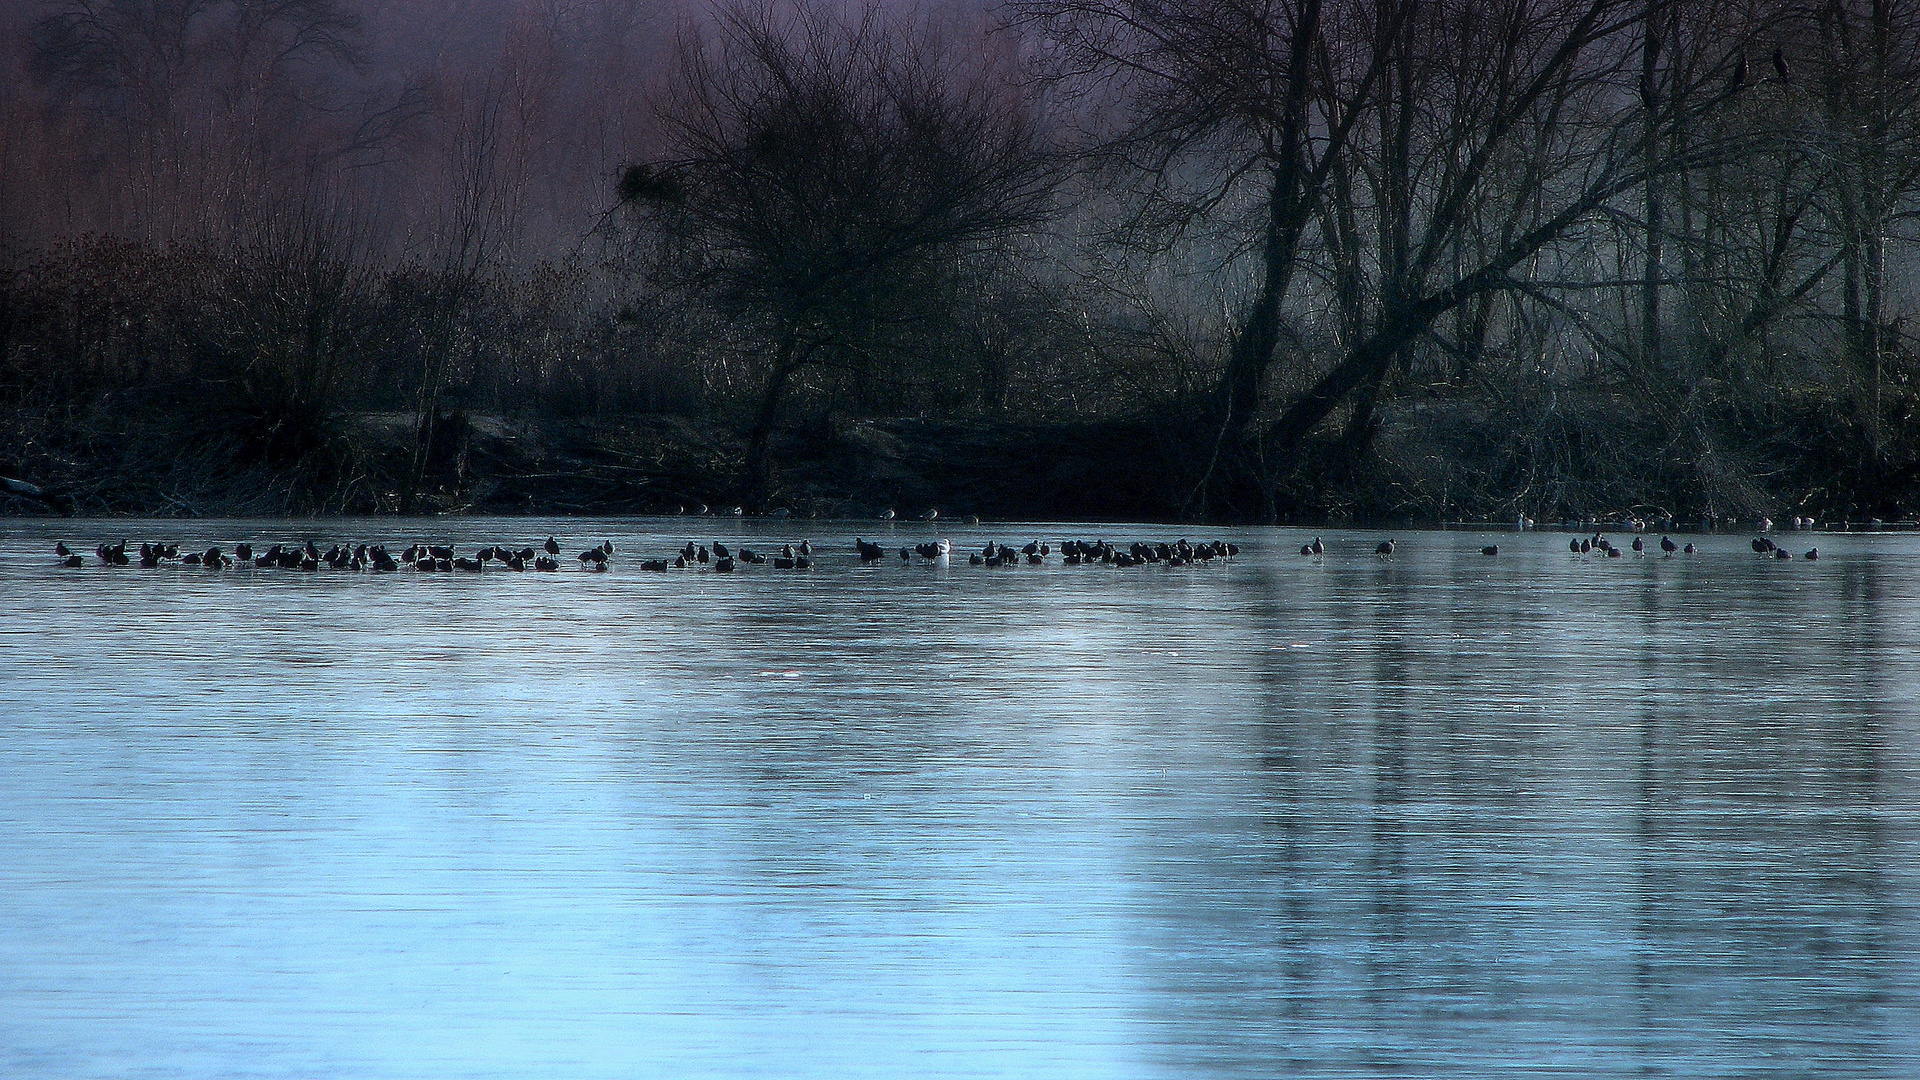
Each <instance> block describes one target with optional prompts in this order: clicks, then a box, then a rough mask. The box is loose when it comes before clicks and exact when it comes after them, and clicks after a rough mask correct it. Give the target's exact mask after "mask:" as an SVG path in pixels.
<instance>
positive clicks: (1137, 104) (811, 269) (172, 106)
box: [0, 0, 1920, 520]
mask: <svg viewBox="0 0 1920 1080" xmlns="http://www.w3.org/2000/svg"><path fill="white" fill-rule="evenodd" d="M0 35H4V36H3V37H0V40H4V41H5V42H7V43H8V44H9V49H8V53H7V55H6V56H5V57H4V62H5V64H6V65H7V68H6V70H5V72H4V75H5V77H4V78H0V260H4V262H3V264H0V272H3V274H4V276H0V386H4V387H5V390H4V401H5V403H6V404H5V405H4V408H5V410H6V412H7V415H6V416H5V418H4V421H0V423H3V425H4V426H3V427H0V472H7V471H9V470H11V472H12V473H26V474H31V475H33V476H36V477H40V478H42V479H43V480H45V481H47V482H58V483H62V484H66V485H69V486H72V487H73V488H74V490H75V491H76V492H77V493H78V495H79V496H80V500H81V502H82V504H83V505H88V503H87V497H88V496H89V495H90V494H91V495H93V496H94V497H95V502H94V503H93V504H92V505H96V506H100V507H107V508H143V509H152V510H164V509H168V508H170V507H172V508H178V509H181V510H194V509H202V508H204V507H205V506H208V505H218V506H221V507H225V508H229V509H260V510H284V509H319V510H354V509H428V508H439V507H446V506H458V505H463V504H464V503H465V497H464V496H463V490H464V489H466V488H468V487H470V486H471V485H473V484H474V483H476V482H477V480H476V479H475V477H474V475H473V472H474V470H476V469H478V468H479V466H476V465H474V463H473V462H472V461H471V460H470V459H469V457H468V454H467V450H468V447H469V445H470V444H471V442H472V440H473V438H475V432H476V431H480V430H482V429H484V428H485V427H486V424H485V423H481V422H479V421H481V420H489V419H490V420H498V421H500V422H503V423H508V424H509V425H510V426H512V425H518V426H515V427H513V428H512V429H513V430H514V431H517V432H519V433H520V437H521V438H524V439H535V438H536V435H535V432H536V431H539V430H550V429H551V427H552V425H554V424H563V425H564V424H568V423H578V424H585V425H589V426H591V425H593V424H603V423H606V422H609V421H611V420H615V419H618V418H631V417H636V416H642V415H645V416H660V415H663V414H664V415H671V416H675V417H679V418H682V420H683V421H684V423H682V424H681V425H680V426H678V427H673V428H671V429H668V428H660V429H657V430H660V431H667V430H671V431H676V432H681V433H682V435H681V436H679V437H684V438H688V439H693V440H694V441H696V442H699V443H700V444H701V445H702V446H710V447H711V449H712V454H711V456H712V457H713V459H714V461H715V462H717V464H714V465H713V466H712V467H711V468H708V469H707V470H706V471H705V472H702V473H701V474H700V477H699V478H698V479H697V480H696V479H689V478H688V477H687V476H679V477H668V476H665V475H659V476H655V477H653V478H651V479H650V480H649V479H643V480H641V481H639V482H637V483H636V484H634V485H632V486H630V487H629V488H626V489H622V490H623V491H625V492H626V494H624V495H622V496H621V497H622V498H627V499H630V500H631V501H632V502H633V503H636V504H640V505H647V504H648V503H649V500H650V498H651V497H650V496H648V495H647V494H646V492H648V491H649V490H653V491H657V492H659V493H660V498H662V499H667V498H670V497H671V498H682V497H684V498H704V499H710V500H712V501H715V502H719V501H723V500H724V501H738V502H742V503H745V504H747V505H749V506H753V507H770V506H773V505H785V504H791V503H793V502H795V500H797V499H800V498H802V497H803V496H805V497H807V498H815V499H819V498H820V497H821V495H822V493H823V492H831V491H832V490H833V489H834V483H833V478H832V476H830V475H824V474H827V473H830V472H831V471H832V469H834V468H841V467H845V465H846V463H847V462H849V461H857V460H858V459H859V458H860V456H861V455H862V454H868V455H869V456H870V455H871V454H874V453H886V452H888V451H886V450H885V447H886V446H888V445H895V444H898V443H900V442H901V441H902V438H904V440H905V442H906V444H907V451H910V452H911V454H909V455H908V456H911V455H912V454H917V455H918V458H917V459H916V460H920V461H922V464H924V463H925V461H926V460H927V459H928V458H929V455H931V456H933V457H937V456H938V455H939V454H940V453H941V452H942V448H943V447H944V446H946V445H948V444H949V443H951V442H953V441H954V440H955V436H954V433H955V432H968V433H973V434H974V435H976V436H977V438H974V440H973V443H972V444H971V445H972V453H973V457H971V458H969V461H968V464H967V465H966V467H965V468H964V469H961V468H959V467H958V466H956V465H954V464H953V463H952V462H949V463H948V466H949V467H948V468H946V470H945V471H946V472H948V473H965V474H967V478H966V486H965V490H966V491H967V492H969V493H970V494H969V495H968V496H967V497H969V498H974V499H976V501H980V502H981V503H982V505H983V506H984V505H986V504H987V503H991V502H993V499H992V497H991V496H990V495H986V494H982V492H984V491H987V490H988V489H990V488H991V487H992V484H993V483H994V480H993V479H992V478H993V477H996V476H998V477H1003V479H1001V480H1000V481H999V483H1001V484H1002V485H1003V486H1008V487H1012V486H1017V485H1020V484H1023V483H1029V484H1030V483H1034V482H1036V481H1035V477H1036V476H1037V475H1039V474H1038V473H1036V469H1037V468H1054V471H1053V472H1052V473H1049V474H1047V476H1049V477H1050V483H1051V485H1052V486H1051V487H1050V488H1048V490H1050V491H1062V492H1067V493H1068V494H1066V495H1064V496H1062V497H1063V498H1066V499H1068V501H1069V502H1072V495H1071V493H1072V492H1074V491H1087V490H1093V489H1098V488H1101V487H1103V486H1106V487H1110V488H1112V489H1114V490H1124V491H1125V492H1126V493H1127V498H1126V499H1125V500H1122V502H1123V503H1124V505H1125V506H1126V507H1127V508H1128V509H1129V510H1131V511H1134V512H1141V513H1159V514H1164V515H1168V516H1182V517H1194V518H1201V517H1211V518H1235V519H1246V520H1271V519H1275V518H1287V517H1309V516H1311V517H1318V516H1324V515H1352V516H1362V517H1365V516H1383V515H1412V514H1418V515H1421V516H1431V515H1447V516H1454V515H1476V516H1477V515H1486V516H1496V517H1511V516H1513V515H1516V514H1528V515H1532V516H1535V517H1538V518H1543V519H1553V518H1559V517H1565V516H1577V515H1585V514H1601V513H1617V512H1628V511H1631V512H1643V513H1646V512H1652V513H1660V512H1670V513H1673V514H1676V515H1679V516H1682V517H1694V516H1698V515H1701V514H1717V515H1723V516H1726V515H1738V516H1744V515H1749V514H1756V513H1772V514H1775V515H1776V516H1778V515H1784V514H1786V513H1789V512H1793V513H1816V514H1819V515H1821V516H1830V515H1837V514H1856V515H1859V516H1866V515H1869V514H1872V515H1879V516H1891V515H1895V514H1904V513H1908V512H1911V510H1912V509H1913V508H1914V507H1913V505H1912V502H1911V500H1913V499H1915V498H1920V490H1916V489H1917V488H1920V473H1917V472H1916V468H1915V463H1916V461H1920V437H1916V435H1917V430H1916V425H1915V424H1914V422H1913V418H1914V413H1915V409H1916V405H1920V397H1917V396H1916V388H1915V387H1914V386H1913V384H1912V376H1913V375H1914V368H1915V357H1914V352H1913V349H1912V338H1911V335H1910V332H1909V331H1910V328H1909V327H1908V325H1907V314H1908V312H1909V311H1911V309H1912V300H1913V298H1912V276H1911V275H1910V274H1909V273H1908V272H1907V270H1908V267H1909V266H1910V264H1911V262H1912V253H1913V248H1912V246H1911V245H1910V243H1909V238H1910V236H1911V232H1910V229H1909V222H1910V219H1911V217H1912V214H1913V211H1914V209H1915V207H1916V201H1915V191H1916V187H1920V153H1916V151H1920V146H1917V145H1916V136H1917V135H1920V101H1916V100H1914V99H1915V97H1916V95H1920V70H1916V68H1920V5H1906V4H1900V3H1891V2H1885V0H1856V2H1850V3H1823V4H1816V5H1813V6H1809V5H1806V4H1800V3H1796V4H1785V3H1759V2H1756V3H1731V2H1719V0H1710V2H1708V0H1699V2H1697V0H1632V2H1617V0H1532V2H1527V0H1502V2H1495V3H1491V4H1489V3H1481V2H1478V0H1472V2H1470V0H1366V2H1352V3H1349V2H1347V0H1270V2H1255V0H1012V2H1010V3H1008V4H1006V5H1003V6H996V7H991V8H984V7H976V6H971V5H965V4H957V5H951V6H948V7H939V8H920V9H913V10H909V9H907V8H904V7H885V6H863V5H861V4H859V3H844V4H830V3H826V2H825V0H821V2H817V3H801V4H792V3H766V2H741V3H732V4H722V5H720V6H717V7H708V6H704V5H694V4H691V3H689V4H688V5H686V6H684V7H683V8H681V9H679V10H665V9H662V8H661V7H660V6H658V5H655V4H648V3H641V2H638V0H579V2H561V0H552V2H548V3H536V2H525V3H516V4H501V5H487V6H485V8H484V13H483V14H481V15H479V16H476V15H475V14H474V13H473V12H472V11H470V10H469V9H467V8H465V7H462V6H457V5H454V4H451V3H448V4H446V5H445V6H444V7H437V6H435V5H434V4H432V3H428V2H425V0H419V2H414V3H403V4H382V5H373V4H364V5H362V4H358V3H354V2H351V0H45V2H42V3H36V4H23V5H17V6H15V7H14V8H10V9H9V10H8V12H7V13H5V14H0ZM876 424H877V425H878V427H877V428H876V427H875V425H876ZM382 425H384V426H382ZM875 430H879V431H883V432H886V433H891V434H888V435H887V436H886V438H882V439H880V441H878V442H876V441H875V436H873V431H875ZM369 431H384V432H386V433H387V434H386V435H385V436H383V437H379V438H375V437H370V436H369V435H368V434H367V433H368V432H369ZM690 431H691V432H698V433H699V434H698V436H697V437H696V436H692V435H686V434H685V433H687V432H690ZM915 433H919V435H918V438H919V441H920V442H923V443H925V444H927V445H914V444H915V441H916V436H915ZM662 437H665V436H662ZM889 439H890V440H891V442H889V441H888V440H889ZM876 448H878V449H876ZM516 452H517V453H518V452H519V451H516ZM903 453H904V452H903ZM643 456H644V455H643ZM680 456H682V457H684V456H685V455H680ZM674 457H675V455H674V454H671V453H666V452H664V451H663V452H660V453H655V454H653V455H652V456H651V458H649V460H651V461H653V462H654V463H655V467H656V471H660V470H665V469H666V466H664V465H661V464H660V463H661V462H665V461H667V460H668V459H669V458H674ZM895 457H896V458H897V457H900V455H899V454H896V455H895ZM538 458H539V454H538V453H537V452H534V451H532V450H527V451H525V452H524V454H523V456H522V457H521V458H520V459H518V460H520V465H519V466H516V467H519V468H522V471H528V470H533V471H537V470H538V468H545V467H547V466H545V465H541V466H537V467H536V466H532V465H528V464H527V462H530V461H534V460H536V459H538ZM1036 460H1037V461H1039V462H1040V464H1039V465H1036V464H1035V462H1036ZM1063 461H1065V462H1070V463H1071V464H1070V465H1068V466H1064V467H1057V468H1056V467H1055V465H1057V463H1059V462H1063ZM1048 463H1054V464H1048ZM896 464H898V462H896ZM903 467H904V466H903ZM635 468H640V466H635ZM641 471H644V469H641ZM896 471H897V470H896ZM936 471H938V470H936ZM983 473H984V474H985V476H986V478H984V479H983V478H982V476H981V474H983ZM862 475H863V477H865V478H864V479H862V480H860V481H858V482H855V481H854V480H852V479H849V480H848V481H847V482H846V483H845V484H842V485H841V488H842V489H843V490H842V491H841V494H842V495H843V496H845V498H843V499H842V500H841V501H840V503H834V502H833V501H832V500H831V499H829V500H827V502H826V505H827V507H828V508H833V507H834V506H835V505H841V504H844V503H846V501H847V500H848V499H853V500H857V499H859V498H864V497H868V496H871V497H873V498H877V499H887V498H902V497H905V495H904V494H903V492H904V491H905V489H906V488H913V489H914V491H915V493H916V494H924V495H926V496H928V497H936V496H937V497H944V498H947V499H949V500H955V499H960V498H961V496H959V495H955V494H943V492H951V491H954V490H958V489H955V488H953V487H952V486H951V485H949V486H948V487H947V488H942V487H941V486H940V485H941V483H945V481H941V482H939V483H936V482H933V481H925V482H921V483H918V484H917V485H916V483H915V482H913V481H911V480H902V479H900V478H899V476H897V475H893V478H892V479H887V477H888V476H889V475H892V474H889V473H887V471H886V470H884V469H882V470H879V472H877V473H875V472H873V471H871V470H869V471H868V472H867V473H863V474H862ZM875 476H879V477H880V478H881V479H878V480H876V479H874V477H875ZM649 483H651V484H653V487H652V488H651V489H649V488H648V486H647V485H648V484H649ZM875 484H879V485H880V486H881V488H882V489H884V490H874V489H873V488H874V485H875ZM888 484H891V485H893V486H892V487H891V488H888V487H886V485H888ZM862 485H865V488H862ZM108 492H112V493H113V494H112V495H111V496H109V495H108V494H107V493H108ZM236 492H252V493H253V494H252V496H251V499H252V501H247V500H246V499H241V498H238V497H237V496H236V495H235V494H234V493H236ZM221 493H224V494H221ZM527 497H528V499H529V501H530V503H531V504H533V505H537V504H538V499H537V498H536V497H534V496H533V495H528V496H527ZM996 505H1001V506H1009V507H1012V506H1019V505H1021V504H1019V502H1018V500H1017V499H1003V500H1001V501H1000V502H999V503H997V504H996ZM1113 505H1120V504H1119V503H1115V502H1114V501H1112V500H1108V501H1106V502H1102V501H1100V500H1099V499H1092V498H1090V499H1088V500H1087V501H1084V502H1079V503H1072V505H1066V506H1062V507H1060V509H1062V510H1065V511H1072V510H1080V511H1083V512H1098V511H1099V508H1100V507H1103V506H1113ZM1041 509H1045V507H1042V508H1041Z"/></svg>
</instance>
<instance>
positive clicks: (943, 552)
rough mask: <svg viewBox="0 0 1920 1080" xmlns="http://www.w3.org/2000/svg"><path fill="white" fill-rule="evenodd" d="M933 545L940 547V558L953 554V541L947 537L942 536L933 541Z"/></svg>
mask: <svg viewBox="0 0 1920 1080" xmlns="http://www.w3.org/2000/svg"><path fill="white" fill-rule="evenodd" d="M933 546H934V547H935V548H937V549H939V552H940V554H939V555H938V556H937V557H938V558H942V559H944V558H946V557H947V556H948V555H951V554H953V541H951V540H948V539H947V538H945V537H941V538H940V539H938V540H935V541H934V542H933Z"/></svg>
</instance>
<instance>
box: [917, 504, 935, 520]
mask: <svg viewBox="0 0 1920 1080" xmlns="http://www.w3.org/2000/svg"><path fill="white" fill-rule="evenodd" d="M939 516H940V511H938V510H935V509H932V508H931V507H929V508H928V509H927V512H926V513H924V514H921V515H920V520H921V521H932V520H933V519H935V518H937V517H939Z"/></svg>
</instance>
